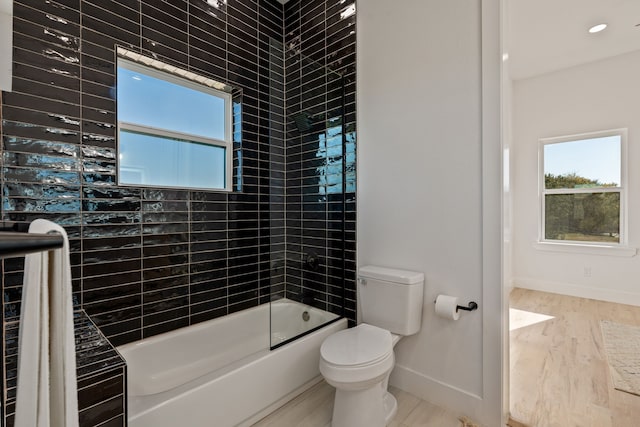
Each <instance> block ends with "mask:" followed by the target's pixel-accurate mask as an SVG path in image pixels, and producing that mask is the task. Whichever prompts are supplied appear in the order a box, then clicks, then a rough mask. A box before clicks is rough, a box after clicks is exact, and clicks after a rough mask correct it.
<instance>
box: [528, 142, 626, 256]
mask: <svg viewBox="0 0 640 427" xmlns="http://www.w3.org/2000/svg"><path fill="white" fill-rule="evenodd" d="M624 135H626V131H625V130H624V129H619V130H615V131H605V132H597V133H593V134H589V135H579V136H576V137H560V138H550V139H543V140H541V153H540V154H541V155H542V159H543V164H542V167H541V173H542V177H541V180H542V186H541V188H542V197H541V199H540V200H541V201H542V209H541V211H542V222H541V225H542V232H541V238H542V239H543V240H548V241H569V242H587V243H594V244H611V243H616V244H620V243H624V242H625V236H624V230H625V224H624V223H623V220H624V217H623V215H622V213H623V206H624V203H625V188H624V187H625V183H624V174H623V168H622V165H623V161H624V159H623V152H624V150H623V144H624V139H623V138H624Z"/></svg>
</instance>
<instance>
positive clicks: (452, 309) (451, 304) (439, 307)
mask: <svg viewBox="0 0 640 427" xmlns="http://www.w3.org/2000/svg"><path fill="white" fill-rule="evenodd" d="M436 314H437V315H438V316H440V317H442V318H444V319H450V320H458V319H459V318H460V313H458V298H457V297H452V296H449V295H438V297H437V298H436Z"/></svg>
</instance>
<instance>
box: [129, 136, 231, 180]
mask: <svg viewBox="0 0 640 427" xmlns="http://www.w3.org/2000/svg"><path fill="white" fill-rule="evenodd" d="M225 152H226V148H224V147H218V146H215V145H210V144H202V143H197V142H192V141H185V140H180V139H172V138H166V137H160V136H155V135H147V134H144V133H138V132H131V131H121V132H120V154H119V156H120V159H119V160H120V171H121V177H120V179H121V180H123V181H124V182H126V183H127V184H139V185H156V186H162V187H184V188H224V187H225Z"/></svg>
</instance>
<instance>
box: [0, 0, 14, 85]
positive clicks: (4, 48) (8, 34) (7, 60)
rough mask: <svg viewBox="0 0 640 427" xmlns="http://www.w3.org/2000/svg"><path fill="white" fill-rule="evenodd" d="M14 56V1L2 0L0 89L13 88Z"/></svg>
mask: <svg viewBox="0 0 640 427" xmlns="http://www.w3.org/2000/svg"><path fill="white" fill-rule="evenodd" d="M12 58H13V2H12V1H11V0H0V90H5V91H10V90H11V75H12V73H11V70H12V68H11V67H12V63H11V60H12Z"/></svg>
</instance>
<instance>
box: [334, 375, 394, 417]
mask: <svg viewBox="0 0 640 427" xmlns="http://www.w3.org/2000/svg"><path fill="white" fill-rule="evenodd" d="M397 412H398V402H397V401H396V398H395V397H394V396H393V395H392V394H391V393H389V392H388V391H386V390H385V389H383V388H382V384H378V385H376V386H374V387H372V388H370V389H367V390H357V391H350V390H340V389H337V390H336V397H335V401H334V405H333V418H332V420H331V427H385V426H386V425H387V424H389V423H390V422H391V420H392V419H393V417H395V416H396V413H397Z"/></svg>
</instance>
